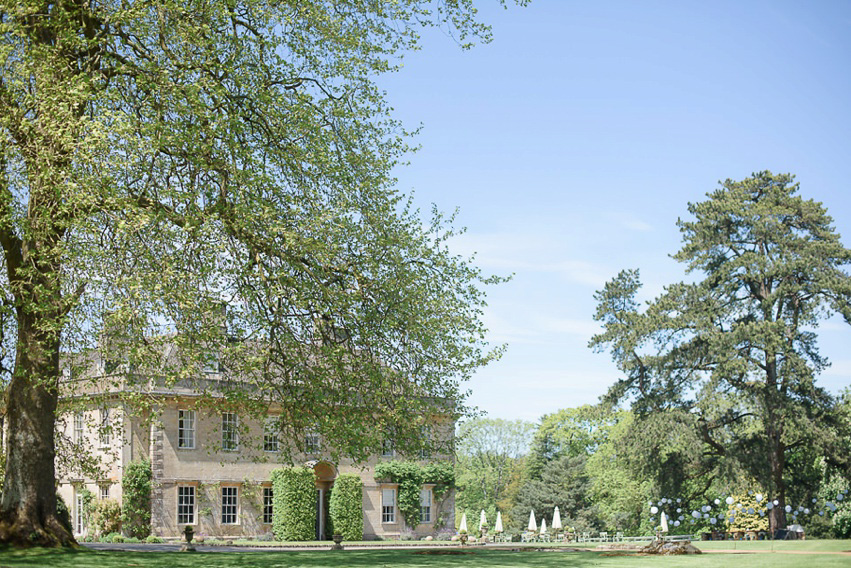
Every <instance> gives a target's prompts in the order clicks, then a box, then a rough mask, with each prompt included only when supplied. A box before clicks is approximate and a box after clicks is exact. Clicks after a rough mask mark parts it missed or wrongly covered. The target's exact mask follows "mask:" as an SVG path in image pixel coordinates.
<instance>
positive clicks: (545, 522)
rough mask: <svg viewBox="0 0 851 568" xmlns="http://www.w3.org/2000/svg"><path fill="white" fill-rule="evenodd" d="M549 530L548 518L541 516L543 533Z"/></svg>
mask: <svg viewBox="0 0 851 568" xmlns="http://www.w3.org/2000/svg"><path fill="white" fill-rule="evenodd" d="M545 532H547V519H545V518H543V517H541V534H544V533H545Z"/></svg>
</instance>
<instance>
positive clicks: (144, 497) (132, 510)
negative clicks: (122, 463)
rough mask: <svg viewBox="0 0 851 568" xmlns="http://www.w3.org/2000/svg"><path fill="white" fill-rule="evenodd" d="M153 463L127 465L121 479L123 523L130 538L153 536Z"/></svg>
mask: <svg viewBox="0 0 851 568" xmlns="http://www.w3.org/2000/svg"><path fill="white" fill-rule="evenodd" d="M151 477H152V475H151V462H150V461H148V460H142V461H134V462H130V463H129V464H127V468H126V469H125V470H124V476H123V477H122V478H121V491H122V493H123V498H122V504H123V507H122V510H121V521H122V526H123V527H124V532H125V533H126V534H127V535H128V536H132V537H136V538H146V537H147V536H148V535H149V534H151Z"/></svg>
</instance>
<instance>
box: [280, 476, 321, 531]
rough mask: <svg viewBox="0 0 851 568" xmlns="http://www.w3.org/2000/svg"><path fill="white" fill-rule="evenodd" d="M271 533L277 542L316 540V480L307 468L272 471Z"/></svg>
mask: <svg viewBox="0 0 851 568" xmlns="http://www.w3.org/2000/svg"><path fill="white" fill-rule="evenodd" d="M272 492H273V493H272V494H273V501H272V511H273V512H272V531H273V532H274V533H275V537H277V539H278V540H287V541H289V540H313V539H314V538H315V537H316V481H315V476H314V474H313V470H312V469H310V468H308V467H283V468H280V469H276V470H274V471H273V472H272Z"/></svg>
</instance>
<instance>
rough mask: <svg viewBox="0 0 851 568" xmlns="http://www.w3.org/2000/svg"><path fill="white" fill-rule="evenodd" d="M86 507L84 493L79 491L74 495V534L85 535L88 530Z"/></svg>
mask: <svg viewBox="0 0 851 568" xmlns="http://www.w3.org/2000/svg"><path fill="white" fill-rule="evenodd" d="M85 506H86V505H85V497H84V496H83V492H82V490H80V489H77V490H76V492H75V495H74V532H75V533H76V534H83V531H85V530H86V516H85V511H84V509H85Z"/></svg>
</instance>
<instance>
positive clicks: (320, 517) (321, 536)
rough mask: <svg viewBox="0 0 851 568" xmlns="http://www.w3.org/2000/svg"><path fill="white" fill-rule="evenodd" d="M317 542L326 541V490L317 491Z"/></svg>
mask: <svg viewBox="0 0 851 568" xmlns="http://www.w3.org/2000/svg"><path fill="white" fill-rule="evenodd" d="M316 540H325V490H324V489H317V490H316Z"/></svg>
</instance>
